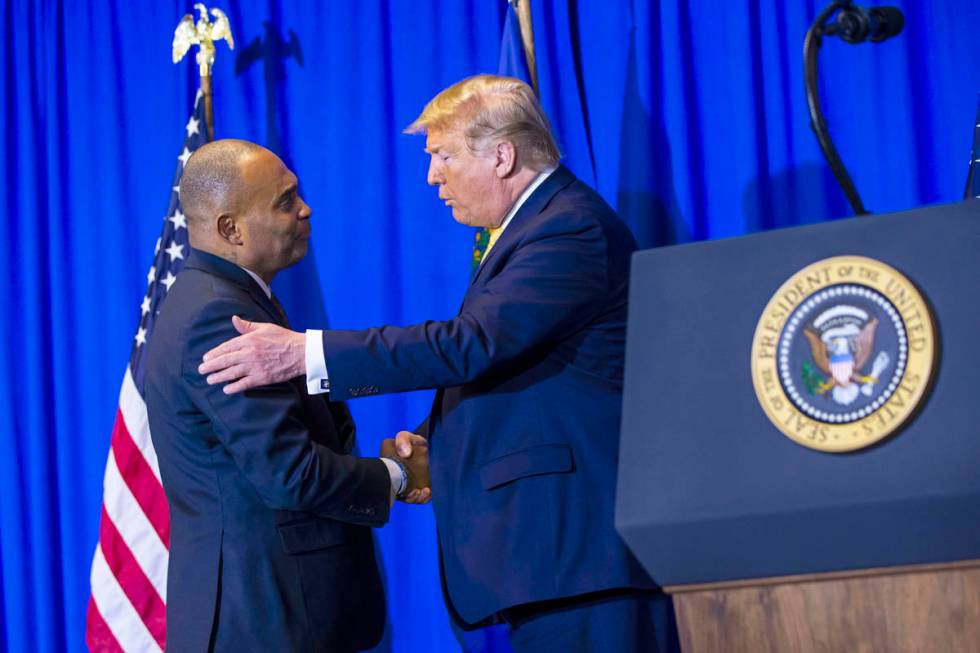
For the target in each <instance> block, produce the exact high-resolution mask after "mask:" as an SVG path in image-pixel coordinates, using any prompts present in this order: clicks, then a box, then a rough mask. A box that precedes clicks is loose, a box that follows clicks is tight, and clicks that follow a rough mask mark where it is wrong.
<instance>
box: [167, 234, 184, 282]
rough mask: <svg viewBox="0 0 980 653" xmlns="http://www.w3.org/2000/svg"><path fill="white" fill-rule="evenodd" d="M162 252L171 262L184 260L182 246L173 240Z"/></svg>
mask: <svg viewBox="0 0 980 653" xmlns="http://www.w3.org/2000/svg"><path fill="white" fill-rule="evenodd" d="M181 217H183V216H181ZM164 251H165V252H167V255H168V256H169V257H170V260H171V262H173V261H176V260H177V259H179V258H184V246H183V245H178V244H177V241H175V240H172V241H170V247H168V248H167V249H165V250H164ZM168 290H169V286H168Z"/></svg>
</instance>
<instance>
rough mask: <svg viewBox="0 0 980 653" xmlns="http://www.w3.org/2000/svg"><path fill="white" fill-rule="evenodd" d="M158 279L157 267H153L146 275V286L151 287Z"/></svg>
mask: <svg viewBox="0 0 980 653" xmlns="http://www.w3.org/2000/svg"><path fill="white" fill-rule="evenodd" d="M156 278H157V269H156V266H153V265H151V266H150V271H149V272H147V273H146V285H150V284H151V283H153V282H154V281H156Z"/></svg>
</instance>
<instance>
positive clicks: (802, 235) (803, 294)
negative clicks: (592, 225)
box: [616, 200, 980, 653]
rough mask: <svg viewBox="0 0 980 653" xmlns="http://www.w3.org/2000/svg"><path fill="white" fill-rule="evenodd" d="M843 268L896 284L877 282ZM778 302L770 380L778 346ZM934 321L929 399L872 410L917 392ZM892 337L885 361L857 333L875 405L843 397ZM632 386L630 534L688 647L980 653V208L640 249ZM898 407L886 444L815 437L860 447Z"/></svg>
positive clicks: (624, 446)
mask: <svg viewBox="0 0 980 653" xmlns="http://www.w3.org/2000/svg"><path fill="white" fill-rule="evenodd" d="M827 261H835V262H836V263H834V265H833V266H831V265H829V264H828V267H827V268H826V270H825V272H826V274H824V272H819V273H818V272H814V273H813V274H809V273H806V274H807V276H806V278H805V279H803V280H802V281H800V282H799V283H797V282H796V281H794V280H795V279H801V278H802V277H801V276H800V275H802V274H804V273H805V272H806V271H808V270H811V269H817V268H818V267H819V266H821V265H823V264H824V263H825V262H827ZM841 261H844V262H847V261H864V262H868V261H873V262H875V264H876V265H877V264H879V263H880V264H882V265H884V266H885V267H884V268H883V269H885V270H886V273H882V275H881V276H884V277H888V278H890V279H891V281H889V282H887V283H883V284H880V286H879V289H878V290H876V289H875V288H874V287H872V286H873V284H871V281H870V280H871V279H872V278H873V276H874V275H873V274H872V273H871V272H868V275H867V277H861V278H854V277H852V278H848V277H847V275H849V274H852V272H854V270H856V269H857V268H854V269H853V270H851V269H850V268H848V266H847V265H845V263H841ZM834 266H838V267H834ZM868 269H869V270H870V269H871V268H868ZM849 270H850V271H849ZM892 273H894V274H892ZM874 274H878V273H877V272H874ZM838 275H839V277H838ZM831 278H832V279H833V281H829V279H831ZM862 278H867V279H869V285H865V284H864V282H863V281H862V280H861V279H862ZM840 279H843V281H841V280H840ZM852 279H854V280H852ZM895 279H901V280H903V283H906V286H905V288H906V289H912V290H914V291H916V292H917V293H918V296H919V297H920V300H921V301H920V309H921V310H919V311H918V312H917V313H916V314H915V316H912V315H911V314H910V313H908V312H905V313H903V312H902V310H904V309H893V308H889V306H892V305H893V304H895V305H902V306H907V305H908V303H909V302H910V301H911V300H910V299H909V298H910V296H911V294H915V293H911V294H910V292H906V291H896V288H898V285H899V284H897V282H896V281H895ZM878 281H879V282H880V281H881V279H880V278H879V279H878ZM821 283H823V285H822V286H821V285H820V284H821ZM793 284H796V285H795V286H794V285H793ZM808 284H812V285H813V286H814V287H816V288H817V290H815V291H813V292H810V289H809V287H808ZM886 286H887V287H886ZM892 291H895V294H893V295H889V293H892ZM876 293H877V294H876ZM889 296H890V298H889ZM883 297H884V299H883ZM839 298H844V299H839ZM848 298H853V299H848ZM780 302H782V304H784V306H777V309H776V310H777V311H781V314H783V315H785V316H788V317H786V322H785V324H786V325H788V326H785V327H780V328H781V329H782V330H779V329H776V328H773V329H772V332H773V334H774V335H773V336H771V338H770V340H769V342H771V343H773V345H772V346H773V349H774V352H773V353H772V354H771V358H772V359H774V360H775V361H778V362H774V363H773V364H772V365H773V369H775V372H774V373H773V374H770V377H769V379H770V381H771V382H770V383H769V384H768V386H766V385H765V383H760V382H759V379H760V378H764V377H760V375H759V369H760V368H759V366H760V365H761V363H759V360H760V354H759V353H758V352H760V349H759V342H762V340H760V338H762V336H760V333H763V326H764V324H765V322H764V316H767V315H770V313H769V311H770V310H772V306H773V305H774V304H778V303H780ZM841 302H844V303H841ZM848 302H849V303H848ZM874 302H878V303H877V304H874ZM889 302H891V304H890V303H889ZM879 305H880V306H882V307H883V308H882V312H880V314H879V317H877V318H871V317H868V316H869V315H872V316H873V315H875V314H876V313H875V311H877V310H878V309H876V308H875V306H879ZM862 307H863V308H862ZM784 309H785V310H784ZM808 310H809V311H811V312H810V313H809V314H808V313H806V311H808ZM772 314H773V315H775V314H777V313H775V312H774V313H772ZM899 314H901V315H899ZM930 314H931V319H930V324H931V327H932V332H931V333H932V334H934V340H933V342H934V350H933V349H930V351H934V357H933V358H932V359H931V360H932V361H933V363H932V364H931V367H930V368H929V371H928V372H925V373H922V374H920V375H919V377H920V378H918V379H917V381H918V382H920V385H918V386H917V387H918V389H919V390H921V392H919V394H918V395H915V394H914V393H913V392H912V391H911V390H909V391H908V392H907V393H905V394H902V395H901V396H899V394H898V392H897V391H896V394H894V395H891V396H892V397H898V399H896V400H895V402H894V403H891V402H892V399H889V398H888V396H885V395H881V396H884V397H885V398H884V399H881V401H880V402H878V403H874V402H876V401H877V400H876V399H875V397H876V396H878V395H875V394H874V393H876V392H879V391H881V392H884V391H883V390H880V388H882V387H884V386H877V385H875V384H876V383H877V382H878V379H879V378H885V377H888V378H891V379H892V381H891V383H892V385H889V386H887V387H889V388H891V387H893V386H894V387H898V388H900V389H901V388H904V387H905V386H904V385H903V384H905V383H906V379H907V378H908V375H907V374H906V376H901V377H900V376H894V375H901V374H905V372H908V370H910V369H911V365H912V362H911V361H912V354H911V353H909V354H908V358H907V360H908V361H909V362H908V366H907V367H905V368H902V367H901V364H900V363H901V361H902V360H905V359H902V358H901V357H902V356H904V355H905V353H906V351H912V350H913V349H914V348H915V343H914V342H913V340H912V338H913V337H914V336H915V335H917V334H918V333H922V331H919V330H918V329H919V328H925V327H917V325H916V324H915V321H916V320H917V319H919V318H922V316H923V315H930ZM861 315H864V317H863V318H860V317H854V316H861ZM896 316H899V317H900V318H901V319H899V317H896ZM852 318H853V319H852ZM848 320H850V322H848ZM854 320H858V321H861V320H863V322H861V325H860V326H855V325H854V324H853V322H854ZM872 322H874V324H871V323H872ZM827 324H830V325H831V327H832V328H833V329H836V331H833V332H831V331H830V330H827V331H819V332H818V331H815V330H819V329H821V328H823V327H824V326H826V325H827ZM869 324H871V326H870V327H868V326H867V325H869ZM886 324H887V325H889V326H888V328H892V327H891V326H890V325H891V324H894V325H895V326H894V328H895V331H893V332H888V331H887V329H885V328H884V327H882V326H881V325H886ZM903 324H904V327H903V326H902V325H903ZM876 325H877V326H876ZM874 328H877V333H878V336H877V340H876V341H875V343H874V346H873V350H874V351H873V353H872V354H871V356H872V358H868V357H867V356H866V354H867V352H865V353H864V354H862V353H861V352H860V351H858V350H859V349H860V348H861V347H865V349H868V347H869V346H868V345H867V340H865V341H863V342H864V344H861V343H860V342H858V343H857V344H855V342H856V341H857V339H858V338H857V337H854V336H848V337H853V338H854V339H853V340H851V341H850V343H851V344H850V345H848V346H850V347H851V350H850V351H851V352H852V353H853V352H857V354H856V356H855V358H854V360H868V361H870V360H875V361H876V363H875V366H874V367H875V371H872V372H868V371H864V372H861V376H860V378H861V382H862V383H865V384H867V386H868V387H861V388H860V390H861V392H862V393H864V391H865V390H869V392H867V393H865V394H861V395H858V394H857V393H856V392H854V391H855V390H856V388H851V392H852V393H853V394H851V395H847V394H846V392H845V389H846V388H845V385H846V384H844V383H843V382H842V381H839V380H838V381H836V383H838V386H835V385H834V383H833V382H831V379H838V377H837V376H832V374H833V375H837V374H839V373H840V369H841V368H840V367H839V366H838V368H837V371H833V370H830V369H827V368H828V367H829V364H828V357H829V354H830V353H831V349H830V348H831V346H833V347H838V349H837V350H836V351H835V352H834V356H844V354H846V352H844V354H842V353H841V351H842V350H841V349H839V347H840V345H841V338H844V337H845V336H843V335H840V334H843V333H845V332H846V331H847V329H852V331H851V332H850V333H852V334H853V333H855V332H856V331H855V330H857V329H860V331H857V332H859V333H865V329H868V330H871V329H874ZM903 328H906V331H902V329H903ZM793 329H796V331H795V332H794V331H793ZM807 330H809V331H808V332H805V331H807ZM906 332H907V333H908V337H907V338H906V337H905V336H903V335H897V336H896V335H894V334H895V333H899V334H901V333H906ZM815 334H816V335H817V336H819V338H824V337H826V340H820V339H819V338H818V337H815ZM828 334H829V335H828ZM889 334H891V335H889ZM804 335H806V336H807V337H806V339H804V338H803V336H804ZM887 338H892V340H891V342H890V344H889V342H887ZM800 342H802V344H799V343H800ZM808 342H809V345H808V344H807V343H808ZM821 342H825V343H826V347H827V352H828V354H827V356H825V357H823V358H822V359H821V357H819V356H818V355H817V352H818V348H819V346H822V345H820V343H821ZM906 343H908V347H907V349H906ZM811 352H812V355H811ZM882 352H884V353H882ZM889 352H891V353H889ZM763 353H765V352H763ZM875 354H877V355H878V356H879V357H881V358H882V360H883V361H885V360H886V359H887V361H886V362H883V363H882V364H881V365H879V364H878V363H877V359H875V358H873V356H874V355H875ZM834 360H836V361H838V362H837V363H835V364H837V365H840V364H841V363H840V362H839V361H841V360H843V358H835V359H834ZM896 360H898V361H899V363H894V361H896ZM777 365H779V367H778V369H777V368H776V366H777ZM854 365H855V366H856V367H855V368H854V369H855V370H859V368H861V364H860V363H858V362H855V363H854ZM890 365H894V371H893V372H892V371H890V370H892V368H891V367H889V366H890ZM870 368H871V365H870V363H868V365H867V368H865V369H866V370H867V369H870ZM847 369H848V370H850V368H847ZM903 369H904V370H905V372H903V371H902V370H903ZM821 370H823V371H821ZM848 373H850V372H848ZM855 374H857V373H856V372H855ZM889 374H893V376H891V377H889ZM843 378H848V377H846V376H845V377H843ZM851 378H855V379H856V378H858V376H854V377H851ZM895 379H898V380H897V381H896V380H895ZM624 380H625V387H624V401H623V423H622V433H621V446H620V462H619V480H618V487H617V497H616V528H617V529H618V531H619V533H620V534H621V535H622V537H623V539H624V540H625V541H626V543H627V545H628V546H629V547H630V549H631V550H632V551H633V553H634V554H635V555H636V557H637V559H638V560H639V561H640V562H641V564H643V566H644V568H645V569H646V570H647V572H648V573H649V574H650V576H651V578H653V580H654V581H655V582H656V583H657V584H658V585H660V586H661V587H664V588H665V589H666V591H667V592H669V593H670V594H671V595H672V596H673V600H674V606H675V613H676V617H677V623H678V631H679V635H680V640H681V643H682V645H683V650H684V651H685V653H707V652H716V651H717V652H725V653H732V652H739V651H745V652H746V653H764V652H767V651H771V652H773V653H795V652H801V653H805V652H810V651H813V652H820V653H850V652H868V653H902V652H905V651H908V652H910V653H911V652H922V653H954V652H955V653H959V652H976V653H980V200H968V201H965V202H962V203H960V204H953V205H948V206H936V207H930V208H924V209H918V210H915V211H908V212H904V213H899V214H893V215H887V216H875V217H869V218H855V219H847V220H838V221H833V222H828V223H823V224H819V225H812V226H808V227H798V228H793V229H784V230H778V231H772V232H767V233H762V234H756V235H753V236H747V237H743V238H734V239H730V240H724V241H715V242H708V243H697V244H691V245H682V246H677V247H666V248H661V249H656V250H647V251H642V252H638V253H637V254H635V255H634V258H633V268H632V276H631V280H630V311H629V324H628V329H627V348H626V371H625V379H624ZM872 386H873V387H872ZM760 387H761V388H762V390H759V388H760ZM837 387H840V388H841V390H840V393H837V390H834V391H832V392H831V391H829V390H828V388H837ZM910 387H911V386H910ZM875 388H878V389H875ZM780 391H782V392H784V394H783V395H779V392H780ZM767 393H768V394H767ZM771 396H777V397H782V398H783V399H781V401H782V403H781V404H780V403H778V402H777V403H774V404H770V405H769V406H768V407H766V402H767V401H771V399H770V397H771ZM790 398H792V402H794V403H793V405H792V406H789V402H790ZM906 400H907V401H906ZM834 402H836V403H834ZM848 402H850V403H848ZM901 402H905V404H904V405H905V406H909V405H910V404H911V406H913V407H914V412H911V413H909V414H908V415H906V416H904V417H901V419H898V420H897V421H896V422H895V423H896V424H899V423H900V424H902V425H901V426H900V427H899V428H897V430H894V431H892V432H890V434H888V435H887V437H882V438H881V439H880V440H878V441H873V440H872V441H869V442H867V443H865V444H860V446H854V447H851V450H845V449H846V447H840V448H838V449H835V450H827V449H824V450H819V449H820V447H817V446H811V445H815V444H816V443H822V444H828V443H829V444H830V445H835V444H837V443H840V444H844V443H845V440H846V439H847V438H851V437H853V438H855V439H857V438H859V436H862V433H863V432H864V431H867V432H871V431H873V430H874V428H876V426H877V423H878V422H877V421H875V420H879V419H880V421H881V422H882V423H884V421H885V420H886V419H888V418H890V417H891V416H892V414H893V413H894V412H895V411H896V410H897V409H898V408H899V405H900V404H901ZM773 406H776V408H780V407H781V408H782V409H784V410H785V411H787V412H786V413H785V414H786V415H787V417H786V419H785V422H783V423H779V421H778V420H776V419H775V418H774V417H773V415H774V414H775V413H778V410H776V409H774V408H773ZM787 406H789V407H787ZM814 406H816V408H814ZM879 406H881V408H880V410H881V411H884V412H885V413H887V415H886V414H882V415H881V416H880V418H879V417H878V413H877V412H875V411H878V410H879ZM797 407H802V408H797ZM794 410H812V411H813V412H812V413H810V414H811V415H812V417H806V416H805V415H804V416H803V417H800V416H796V417H793V416H792V415H793V411H794ZM909 410H913V408H912V407H909ZM834 411H836V412H834ZM848 411H850V412H848ZM780 414H781V413H780ZM865 415H870V416H871V417H869V418H867V419H866V418H865V417H864V416H865ZM778 416H779V415H777V417H778ZM868 420H871V421H870V422H869V421H868ZM797 422H798V423H799V431H798V432H796V434H795V436H794V434H793V433H788V432H787V430H790V429H792V428H794V426H792V425H791V424H796V423H797ZM840 424H845V425H847V426H848V429H844V430H842V429H840V428H838V426H839V425H840ZM886 433H889V431H886V430H885V429H884V427H883V428H882V435H883V436H885V434H886ZM806 438H813V440H814V441H813V442H812V443H811V442H807V441H806ZM838 438H839V439H838Z"/></svg>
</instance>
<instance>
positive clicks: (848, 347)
mask: <svg viewBox="0 0 980 653" xmlns="http://www.w3.org/2000/svg"><path fill="white" fill-rule="evenodd" d="M877 327H878V318H877V317H872V318H871V319H870V320H868V322H867V324H865V325H864V326H863V327H862V328H861V329H860V330H859V331H858V332H857V333H856V334H854V335H853V336H846V335H833V336H831V337H829V338H826V339H824V338H822V337H821V336H820V334H819V333H817V331H815V330H814V329H811V328H806V329H804V330H803V334H804V335H805V336H806V339H807V340H808V341H809V343H810V352H811V353H812V354H813V361H814V362H815V363H816V364H817V367H819V368H820V370H821V371H823V373H824V374H827V375H828V376H829V377H830V379H829V380H827V381H825V382H824V383H823V384H822V385H821V386H820V387H819V388H818V390H817V392H818V393H819V394H824V393H825V392H827V391H828V390H831V391H832V392H831V394H832V396H833V397H834V399H835V400H836V401H837V403H839V404H843V405H847V404H850V403H851V402H853V401H854V400H855V399H856V398H857V395H858V391H859V388H858V386H857V385H852V383H851V382H852V381H856V382H857V383H865V384H868V383H870V384H872V385H874V383H875V382H876V381H877V379H876V378H873V377H872V376H862V375H861V374H860V372H861V369H862V368H863V367H864V366H865V365H866V364H867V362H868V359H869V358H871V353H872V352H873V351H874V344H875V330H876V329H877ZM876 367H877V365H876ZM865 394H870V388H868V391H867V392H866V393H865Z"/></svg>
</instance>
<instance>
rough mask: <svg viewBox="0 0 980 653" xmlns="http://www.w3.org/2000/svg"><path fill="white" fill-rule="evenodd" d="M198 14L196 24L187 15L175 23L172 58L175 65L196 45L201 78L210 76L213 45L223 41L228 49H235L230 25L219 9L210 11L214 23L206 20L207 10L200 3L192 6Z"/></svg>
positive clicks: (212, 61)
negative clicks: (226, 43) (198, 47)
mask: <svg viewBox="0 0 980 653" xmlns="http://www.w3.org/2000/svg"><path fill="white" fill-rule="evenodd" d="M194 8H195V9H197V11H198V13H199V14H200V18H199V19H198V21H197V24H195V23H194V18H193V16H191V15H190V14H187V15H186V16H184V17H183V18H181V19H180V22H179V23H177V29H176V30H174V42H173V58H174V63H177V62H178V61H180V60H181V59H183V58H184V55H186V54H187V51H188V50H190V48H191V46H193V45H198V46H200V49H199V50H198V52H197V64H198V66H199V67H200V70H201V76H210V75H211V65H212V64H213V63H214V51H215V48H214V43H215V41H220V40H222V39H224V40H225V41H227V42H228V47H229V48H230V49H232V50H234V49H235V40H234V39H233V38H232V36H231V25H230V24H229V23H228V17H227V16H226V15H225V12H223V11H221V10H220V9H212V10H211V15H212V16H214V22H211V21H210V20H209V19H208V8H207V7H205V6H204V5H203V4H201V3H200V2H199V3H197V4H195V5H194Z"/></svg>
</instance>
